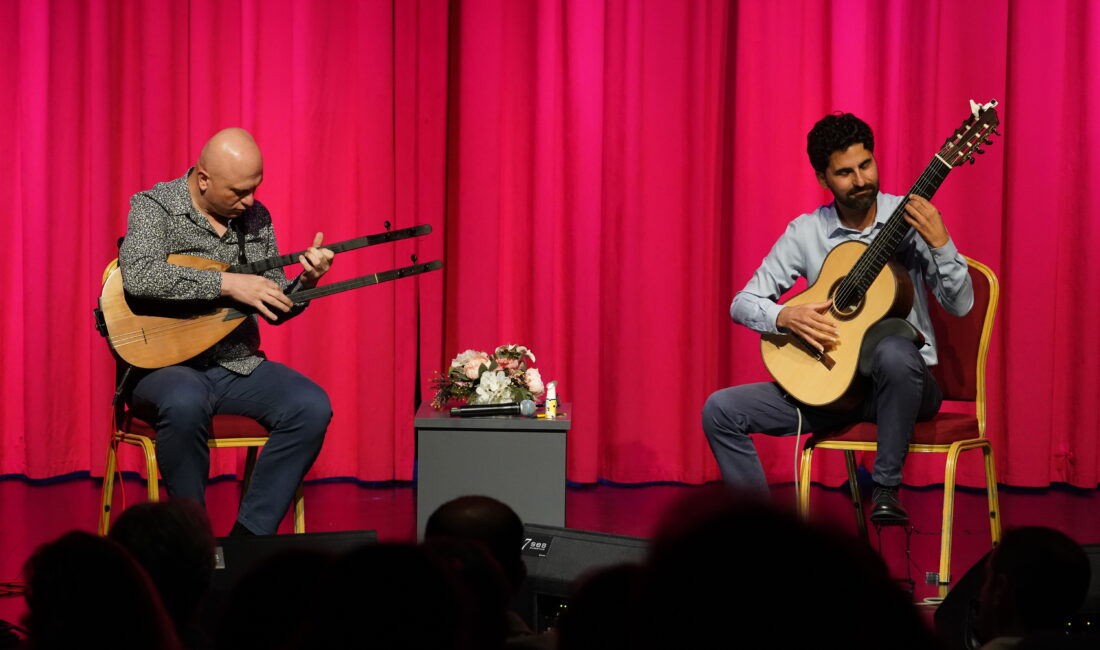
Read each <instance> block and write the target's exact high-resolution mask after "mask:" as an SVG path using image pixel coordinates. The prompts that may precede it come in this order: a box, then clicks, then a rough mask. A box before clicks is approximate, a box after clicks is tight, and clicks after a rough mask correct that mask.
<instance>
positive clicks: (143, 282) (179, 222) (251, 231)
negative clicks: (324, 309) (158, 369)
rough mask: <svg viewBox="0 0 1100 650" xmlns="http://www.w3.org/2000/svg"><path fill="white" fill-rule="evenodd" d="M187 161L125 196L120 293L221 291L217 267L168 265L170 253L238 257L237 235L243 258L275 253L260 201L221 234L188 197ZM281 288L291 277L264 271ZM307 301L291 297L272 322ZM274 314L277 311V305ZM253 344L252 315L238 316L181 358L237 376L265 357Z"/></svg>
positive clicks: (231, 260) (199, 294)
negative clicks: (231, 326) (171, 174)
mask: <svg viewBox="0 0 1100 650" xmlns="http://www.w3.org/2000/svg"><path fill="white" fill-rule="evenodd" d="M193 171H194V168H191V169H189V170H187V173H186V174H184V175H183V176H182V177H180V178H177V179H176V180H174V181H168V182H166V183H157V184H156V185H154V186H153V188H152V189H149V190H146V191H144V192H138V193H137V194H135V195H134V196H133V197H131V198H130V215H129V217H128V218H127V225H126V238H125V240H123V243H122V248H121V249H119V253H118V263H119V268H120V269H121V270H122V284H123V286H124V287H125V288H126V292H127V293H128V294H130V295H133V296H137V297H140V298H157V299H163V300H213V299H215V298H218V297H219V296H220V295H221V286H222V278H221V272H220V271H202V270H199V269H193V268H190V267H186V266H178V265H176V264H169V263H168V262H167V261H166V260H167V258H168V256H169V255H172V254H182V255H194V256H196V257H205V258H207V259H211V260H215V261H218V262H222V263H224V264H237V263H238V262H240V261H242V260H241V259H240V255H241V246H240V237H241V236H242V235H243V237H244V255H245V258H246V259H247V260H248V261H250V262H254V261H256V260H260V259H264V258H267V257H273V256H275V255H278V254H279V247H278V245H277V244H276V242H275V229H274V228H273V227H272V225H271V214H270V213H269V212H268V211H267V208H265V207H264V206H263V204H262V203H260V202H259V201H255V202H253V204H252V205H251V206H250V207H249V208H248V209H247V210H245V211H244V212H243V213H241V214H240V215H239V216H237V217H234V218H233V219H231V220H230V222H229V229H228V230H226V231H225V233H224V234H223V235H221V236H220V237H219V236H218V234H217V233H215V232H214V228H213V227H212V226H211V225H210V223H209V222H208V221H207V220H206V217H204V216H203V215H202V214H201V213H199V211H198V210H197V209H196V208H195V206H194V205H193V204H192V202H191V193H190V192H189V191H188V188H187V178H188V177H189V176H190V175H191V173H192V172H193ZM263 275H264V277H266V278H268V279H269V280H272V281H274V282H275V283H276V284H278V285H279V286H280V287H282V288H283V291H284V292H286V293H288V294H289V293H292V292H293V291H295V290H296V289H297V288H298V279H297V278H295V279H294V281H292V282H288V281H287V279H286V274H285V273H284V272H283V270H282V269H281V268H275V269H271V270H269V271H267V272H265V273H264V274H263ZM305 305H306V303H303V304H296V305H295V306H294V307H293V308H292V309H291V310H290V312H289V313H287V314H285V315H283V316H281V317H280V319H279V321H278V322H277V323H276V324H279V323H283V322H285V321H286V320H287V319H289V318H291V317H293V316H296V315H297V314H299V313H301V311H302V309H304V308H305ZM276 313H277V314H278V313H281V312H276ZM264 358H265V357H264V353H263V352H262V351H261V350H260V329H259V324H258V317H257V316H256V315H252V316H249V317H247V318H245V319H244V320H243V321H242V322H241V325H240V326H239V327H237V329H235V330H233V331H232V332H230V333H229V334H228V335H227V336H226V337H225V338H223V339H222V340H221V341H219V342H218V343H216V344H215V345H214V346H213V347H211V348H210V349H208V350H207V351H206V352H203V353H202V354H200V355H199V356H197V357H195V358H193V359H190V360H189V361H187V362H185V365H189V366H196V367H209V366H212V365H215V364H216V365H220V366H222V367H223V368H226V369H227V370H230V371H232V372H235V373H237V374H241V375H248V374H251V373H252V371H253V370H255V369H256V367H257V366H259V365H260V363H261V362H262V361H263V360H264Z"/></svg>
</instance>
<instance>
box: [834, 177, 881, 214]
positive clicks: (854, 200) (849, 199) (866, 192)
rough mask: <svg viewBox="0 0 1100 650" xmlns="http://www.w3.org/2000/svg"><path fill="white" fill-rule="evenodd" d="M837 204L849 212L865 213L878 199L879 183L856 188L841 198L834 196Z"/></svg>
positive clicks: (838, 195)
mask: <svg viewBox="0 0 1100 650" xmlns="http://www.w3.org/2000/svg"><path fill="white" fill-rule="evenodd" d="M833 196H835V197H836V202H837V203H839V204H840V205H842V206H844V207H845V208H848V209H849V210H857V211H860V212H862V211H865V210H867V209H868V208H870V207H871V206H872V205H873V204H874V202H875V201H876V200H877V199H878V183H868V184H867V185H864V186H863V187H854V188H852V191H850V192H848V193H847V194H845V195H843V196H841V195H840V194H834V195H833Z"/></svg>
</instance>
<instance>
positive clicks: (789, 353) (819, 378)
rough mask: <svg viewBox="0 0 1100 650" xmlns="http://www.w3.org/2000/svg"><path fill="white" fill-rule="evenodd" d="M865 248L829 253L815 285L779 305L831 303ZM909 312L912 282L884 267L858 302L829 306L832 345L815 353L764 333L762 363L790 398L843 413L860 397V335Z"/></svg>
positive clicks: (857, 245)
mask: <svg viewBox="0 0 1100 650" xmlns="http://www.w3.org/2000/svg"><path fill="white" fill-rule="evenodd" d="M866 249H867V246H866V245H865V244H863V243H862V242H858V241H849V242H844V243H842V244H839V245H838V246H837V247H836V248H834V249H833V250H831V251H830V252H829V254H828V256H826V257H825V261H824V262H823V263H822V265H821V273H820V274H819V275H818V278H817V281H816V282H814V283H813V285H811V286H810V287H808V288H807V289H806V290H805V291H803V292H802V293H799V294H798V295H796V296H793V297H792V298H791V299H790V300H788V301H787V302H785V303H784V305H802V304H806V303H815V302H825V301H826V300H830V299H833V298H834V297H835V292H836V290H837V288H838V287H839V286H840V283H841V280H843V279H844V278H845V277H846V276H847V275H848V274H849V273H850V272H851V270H852V268H853V267H854V266H855V264H856V263H857V262H858V261H859V259H860V258H861V256H862V255H863V253H864V251H865V250H866ZM912 308H913V283H912V280H910V278H909V275H908V273H906V271H905V269H904V267H902V265H901V264H899V263H898V262H896V261H893V260H891V261H890V262H889V263H887V264H886V265H885V266H884V267H883V268H882V271H881V272H879V274H878V276H877V277H876V278H875V279H874V281H873V282H872V283H871V285H870V288H869V289H868V290H867V292H866V294H865V295H864V296H863V299H862V300H861V301H859V302H858V303H856V304H855V305H853V306H852V307H851V308H849V309H846V310H843V311H841V310H838V309H837V308H836V306H835V305H834V306H833V307H832V308H830V310H829V313H828V315H829V316H830V317H831V318H832V319H833V320H834V321H836V324H837V329H838V330H839V331H840V336H839V339H838V341H837V342H836V343H835V344H834V345H833V346H831V347H829V348H826V350H825V352H824V353H823V354H820V355H818V354H817V352H816V350H812V349H811V348H809V347H807V346H806V344H804V343H803V342H802V341H801V339H798V338H797V337H795V336H792V335H790V334H765V335H764V336H763V337H762V338H761V342H760V351H761V354H762V356H763V358H764V365H765V366H766V367H767V369H768V372H770V373H771V375H772V377H774V378H775V380H776V382H778V383H779V385H780V386H782V387H783V389H784V390H785V391H787V393H789V394H790V395H791V396H792V397H794V398H795V399H797V400H798V401H800V402H802V403H803V404H808V405H810V406H819V407H825V406H828V407H829V408H836V409H847V408H851V407H852V406H854V404H855V402H857V401H858V399H859V397H860V395H859V391H860V388H861V383H862V382H860V381H858V379H859V377H858V366H859V352H860V348H861V347H862V345H863V338H864V335H865V334H866V333H867V330H868V329H870V328H871V326H873V325H874V324H875V323H877V322H878V321H880V320H882V319H883V318H886V317H889V316H898V317H901V318H904V317H905V316H906V315H908V314H909V311H910V310H911V309H912Z"/></svg>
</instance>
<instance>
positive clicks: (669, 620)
mask: <svg viewBox="0 0 1100 650" xmlns="http://www.w3.org/2000/svg"><path fill="white" fill-rule="evenodd" d="M648 571H649V577H648V581H647V585H646V588H645V589H644V591H643V594H642V597H641V600H640V602H642V603H644V606H645V611H646V612H647V620H646V626H645V628H644V631H643V635H642V637H641V638H640V639H638V643H639V644H640V645H641V646H642V647H645V648H654V649H656V648H670V647H682V648H703V647H720V646H722V645H728V644H730V643H731V639H737V638H744V639H745V640H746V642H747V641H748V640H750V639H758V638H764V639H767V640H768V642H767V645H769V646H771V647H790V648H796V647H805V648H813V647H844V648H855V649H862V648H867V649H871V648H881V647H883V645H884V644H886V645H888V646H889V647H891V648H914V649H915V648H930V647H935V643H934V640H933V638H932V635H931V633H930V631H929V630H928V629H926V628H925V626H924V624H923V622H922V621H921V619H920V616H919V614H918V612H917V611H916V609H915V607H914V606H913V605H912V603H911V602H910V600H909V597H908V595H907V594H905V593H904V592H902V591H901V590H900V589H899V588H897V586H896V585H895V584H894V583H893V581H892V580H891V579H890V576H889V574H888V572H887V570H886V566H885V564H884V563H883V562H882V560H881V558H879V557H878V556H877V555H876V554H875V553H874V552H873V550H872V549H871V547H870V546H868V545H867V544H866V543H865V542H864V541H862V540H860V539H857V538H854V537H849V536H847V535H843V534H841V533H839V532H836V531H833V530H831V529H827V528H823V527H820V526H816V525H811V524H809V523H807V522H805V521H803V520H802V519H800V518H799V517H798V516H797V515H795V514H794V513H790V512H786V511H784V510H780V509H778V508H776V507H775V506H772V505H769V504H766V503H762V502H758V501H753V500H745V499H743V498H740V497H738V496H737V495H733V494H731V493H728V492H711V493H707V494H702V495H697V496H693V497H691V498H689V499H688V500H686V501H685V502H683V503H680V504H677V506H676V507H675V508H674V509H672V510H671V511H670V514H669V516H667V517H666V518H665V520H664V521H663V523H662V526H661V529H660V532H659V533H658V534H657V536H656V537H655V539H654V540H653V543H652V546H651V552H650V559H649V565H648Z"/></svg>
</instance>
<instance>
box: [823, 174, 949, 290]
mask: <svg viewBox="0 0 1100 650" xmlns="http://www.w3.org/2000/svg"><path fill="white" fill-rule="evenodd" d="M951 169H952V167H951V165H949V164H947V163H946V162H944V161H943V159H942V158H941V157H940V155H939V154H936V156H934V157H933V158H932V161H931V162H929V163H928V166H927V167H925V168H924V172H923V173H922V174H921V175H920V177H919V178H918V179H917V182H915V183H913V186H912V187H910V188H909V191H908V192H906V194H905V196H904V197H903V198H902V200H901V203H899V204H898V207H896V208H894V212H893V213H891V214H890V218H889V219H887V220H886V224H885V225H884V226H883V227H882V231H881V232H880V233H879V234H878V235H877V236H876V237H875V239H874V241H872V242H871V245H870V246H868V247H867V250H866V251H864V253H863V255H861V256H860V258H859V261H858V262H856V264H855V266H854V267H853V268H852V272H851V273H849V274H848V276H847V277H845V279H844V280H843V282H842V283H841V286H840V287H838V290H837V295H838V296H846V297H848V300H847V301H846V302H849V303H852V304H854V303H855V302H858V301H859V299H861V298H862V297H863V295H864V294H865V293H866V292H867V289H869V288H870V286H871V283H872V282H874V281H875V278H876V277H878V274H879V273H880V272H881V271H882V268H883V267H884V266H886V263H887V262H888V261H889V260H890V258H891V257H892V256H893V255H894V252H895V251H896V250H897V249H898V246H900V245H901V242H902V240H904V239H905V236H906V235H908V234H909V231H910V230H911V229H912V226H910V225H909V222H907V221H906V220H905V206H906V205H908V203H909V195H911V194H916V195H917V196H921V197H924V198H926V199H931V198H932V196H933V195H935V193H936V190H938V189H939V188H940V185H941V184H942V183H943V181H944V179H945V178H947V175H948V174H949V173H950V172H951Z"/></svg>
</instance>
